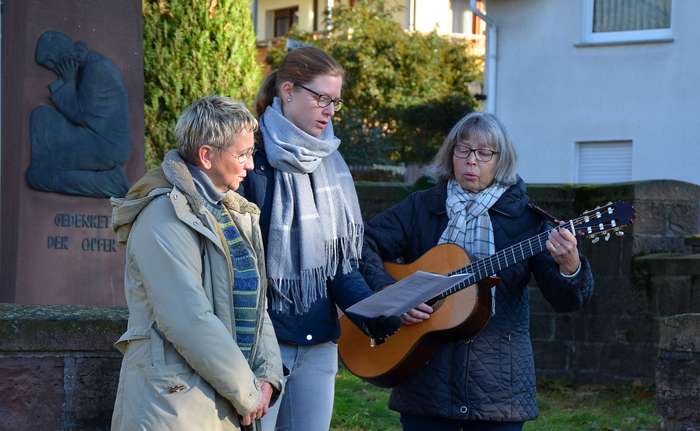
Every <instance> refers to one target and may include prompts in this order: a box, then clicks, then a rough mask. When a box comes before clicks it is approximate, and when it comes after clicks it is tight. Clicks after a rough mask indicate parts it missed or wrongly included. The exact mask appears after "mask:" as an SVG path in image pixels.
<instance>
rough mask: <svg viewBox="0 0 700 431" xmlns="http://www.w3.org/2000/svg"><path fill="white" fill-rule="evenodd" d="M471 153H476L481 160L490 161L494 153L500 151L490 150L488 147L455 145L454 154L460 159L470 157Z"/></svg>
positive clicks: (476, 156) (477, 158)
mask: <svg viewBox="0 0 700 431" xmlns="http://www.w3.org/2000/svg"><path fill="white" fill-rule="evenodd" d="M471 153H474V157H475V158H476V160H477V161H479V162H490V161H491V159H492V158H493V155H494V154H498V151H493V150H489V149H487V148H469V147H465V146H463V145H455V151H454V156H455V157H457V158H458V159H468V158H469V155H471Z"/></svg>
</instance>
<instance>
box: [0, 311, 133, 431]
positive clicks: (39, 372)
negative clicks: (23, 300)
mask: <svg viewBox="0 0 700 431" xmlns="http://www.w3.org/2000/svg"><path fill="white" fill-rule="evenodd" d="M126 319H127V312H126V309H125V308H120V307H112V308H97V307H81V306H31V305H15V304H0V418H2V420H0V431H24V430H27V431H29V430H32V431H34V430H42V431H54V430H56V431H58V430H61V431H78V430H81V431H103V430H104V431H107V430H109V424H110V420H111V416H112V409H113V407H114V399H115V396H116V392H117V381H118V378H119V367H120V364H121V355H120V354H119V352H117V350H116V349H115V348H114V347H113V346H112V343H113V342H114V341H115V340H116V339H117V338H119V336H120V335H121V334H122V333H123V332H124V330H125V328H126Z"/></svg>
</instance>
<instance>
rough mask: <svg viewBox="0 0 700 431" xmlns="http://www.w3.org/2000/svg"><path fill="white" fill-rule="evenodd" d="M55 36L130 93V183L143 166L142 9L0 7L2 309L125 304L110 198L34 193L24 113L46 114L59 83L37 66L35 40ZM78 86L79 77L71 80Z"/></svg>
mask: <svg viewBox="0 0 700 431" xmlns="http://www.w3.org/2000/svg"><path fill="white" fill-rule="evenodd" d="M47 30H54V31H60V32H63V33H65V34H66V35H68V36H69V37H70V38H72V39H73V40H74V41H83V42H84V43H85V44H86V45H87V47H88V48H89V49H90V50H94V51H96V52H98V53H100V54H102V55H104V56H105V57H107V58H109V59H110V60H111V61H112V62H113V63H114V64H115V65H116V67H117V69H118V70H119V72H120V73H121V76H122V78H123V81H124V85H125V87H126V90H127V93H128V115H129V130H130V136H131V148H132V149H131V153H130V159H129V161H128V162H127V164H126V165H125V168H126V172H127V176H128V177H129V180H130V181H131V182H133V181H135V180H136V179H138V177H139V176H140V175H141V174H142V173H143V171H144V162H143V133H144V124H143V19H142V16H141V1H140V0H124V1H113V0H95V1H90V2H85V1H81V0H52V1H46V0H27V1H11V2H4V4H3V13H2V67H3V75H2V127H1V131H2V149H1V150H2V154H1V157H0V160H1V163H2V166H1V167H0V174H1V190H0V302H16V303H23V304H93V305H113V304H123V303H124V294H123V272H124V252H123V250H122V248H121V246H118V245H117V244H116V241H115V237H114V235H113V233H112V230H111V228H110V224H111V206H110V203H109V200H108V199H96V198H87V197H78V196H68V195H63V194H58V193H47V192H40V191H36V190H34V189H31V188H30V187H29V186H28V184H27V182H26V180H25V172H26V171H27V167H28V166H29V164H30V160H31V141H30V114H31V112H32V110H34V109H35V108H36V107H38V106H40V105H47V106H49V107H51V106H53V103H52V101H51V100H50V98H49V97H50V92H49V89H48V87H47V86H48V85H49V84H50V83H51V82H53V81H54V80H55V79H56V76H55V75H54V74H53V73H52V72H50V71H49V70H47V69H46V68H43V67H41V66H39V65H38V64H37V63H36V61H35V48H36V45H37V40H38V39H39V36H40V35H41V34H42V33H44V32H45V31H47ZM78 79H80V78H78Z"/></svg>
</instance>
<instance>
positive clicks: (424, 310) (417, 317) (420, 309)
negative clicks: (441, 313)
mask: <svg viewBox="0 0 700 431" xmlns="http://www.w3.org/2000/svg"><path fill="white" fill-rule="evenodd" d="M432 312H433V307H431V306H430V305H428V304H425V303H423V304H420V305H419V306H417V307H416V308H412V309H410V310H408V311H407V312H406V313H403V314H402V315H401V323H403V324H404V325H415V324H416V323H420V322H422V321H424V320H426V319H429V318H430V314H431V313H432Z"/></svg>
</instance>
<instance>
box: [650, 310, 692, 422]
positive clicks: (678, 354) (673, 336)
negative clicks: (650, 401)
mask: <svg viewBox="0 0 700 431" xmlns="http://www.w3.org/2000/svg"><path fill="white" fill-rule="evenodd" d="M656 404H657V407H658V409H659V411H660V412H661V414H662V415H663V417H664V429H665V430H668V431H698V430H700V314H699V313H689V314H679V315H676V316H671V317H667V318H664V319H661V320H660V324H659V358H658V361H657V364H656Z"/></svg>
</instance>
